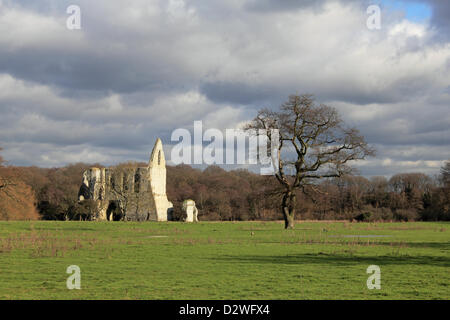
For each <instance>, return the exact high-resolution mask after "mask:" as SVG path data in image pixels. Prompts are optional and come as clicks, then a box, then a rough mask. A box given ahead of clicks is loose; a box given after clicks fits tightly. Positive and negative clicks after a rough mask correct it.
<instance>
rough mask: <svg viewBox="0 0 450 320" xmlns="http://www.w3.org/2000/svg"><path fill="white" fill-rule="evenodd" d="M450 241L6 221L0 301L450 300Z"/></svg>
mask: <svg viewBox="0 0 450 320" xmlns="http://www.w3.org/2000/svg"><path fill="white" fill-rule="evenodd" d="M449 249H450V224H449V223H349V222H299V223H297V225H296V229H295V230H289V231H285V230H283V226H282V224H281V223H277V222H236V223H232V222H222V223H215V222H202V223H197V224H183V223H176V222H172V223H130V222H107V223H106V222H105V223H103V222H45V221H39V222H0V299H449V298H450V286H449V285H450V272H449V271H450V268H449V267H450V251H449ZM69 265H78V266H79V267H80V268H81V290H68V289H67V287H66V279H67V277H69V274H67V273H66V268H67V267H68V266H69ZM369 265H378V266H379V267H380V268H381V290H368V289H367V286H366V281H367V278H368V277H369V274H367V273H366V269H367V267H368V266H369Z"/></svg>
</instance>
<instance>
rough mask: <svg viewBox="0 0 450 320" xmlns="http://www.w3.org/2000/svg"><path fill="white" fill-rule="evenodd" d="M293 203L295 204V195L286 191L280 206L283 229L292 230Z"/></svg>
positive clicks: (293, 217)
mask: <svg viewBox="0 0 450 320" xmlns="http://www.w3.org/2000/svg"><path fill="white" fill-rule="evenodd" d="M295 202H296V196H295V193H294V192H291V191H286V193H285V194H284V196H283V201H282V205H281V210H282V212H283V217H284V228H285V229H294V221H295Z"/></svg>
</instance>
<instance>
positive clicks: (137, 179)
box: [134, 173, 141, 193]
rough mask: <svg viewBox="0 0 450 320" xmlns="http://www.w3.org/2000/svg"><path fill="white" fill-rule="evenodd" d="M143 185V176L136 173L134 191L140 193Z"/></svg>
mask: <svg viewBox="0 0 450 320" xmlns="http://www.w3.org/2000/svg"><path fill="white" fill-rule="evenodd" d="M140 187H141V176H140V175H139V174H138V173H136V174H135V175H134V192H135V193H139V189H140Z"/></svg>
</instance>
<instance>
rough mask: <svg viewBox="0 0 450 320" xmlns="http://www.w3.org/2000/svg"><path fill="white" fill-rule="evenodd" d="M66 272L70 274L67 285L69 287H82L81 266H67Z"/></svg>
mask: <svg viewBox="0 0 450 320" xmlns="http://www.w3.org/2000/svg"><path fill="white" fill-rule="evenodd" d="M66 273H68V274H70V276H69V277H68V278H67V281H66V286H67V289H69V290H73V289H78V290H80V289H81V269H80V267H79V266H76V265H71V266H68V267H67V270H66Z"/></svg>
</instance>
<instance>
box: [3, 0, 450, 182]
mask: <svg viewBox="0 0 450 320" xmlns="http://www.w3.org/2000/svg"><path fill="white" fill-rule="evenodd" d="M372 4H377V5H379V6H380V8H381V28H380V29H374V30H370V29H368V28H367V24H366V21H367V19H368V18H369V14H368V13H367V11H366V10H367V7H368V6H369V5H372ZM70 5H78V6H79V7H80V8H81V29H79V30H69V29H68V28H67V27H66V20H67V18H68V17H69V14H67V12H66V10H67V7H69V6H70ZM449 17H450V2H449V1H441V0H422V1H419V0H417V1H415V0H414V1H413V0H404V1H394V0H373V1H366V0H361V1H358V0H347V1H344V0H304V1H296V0H284V1H279V0H227V1H211V0H196V1H194V0H170V1H167V0H151V1H149V0H135V1H132V2H127V3H125V2H124V1H118V0H117V1H112V0H96V1H87V0H86V1H83V0H81V1H75V0H70V1H66V0H40V1H35V0H17V1H10V0H0V147H1V148H3V150H2V153H1V154H2V156H3V157H4V158H5V159H6V160H8V163H9V164H11V165H24V166H31V165H35V166H41V167H57V166H64V165H67V164H70V163H76V162H86V163H95V162H99V163H102V164H105V165H112V164H116V163H119V162H122V161H126V160H135V161H147V160H148V158H149V155H150V151H151V149H152V147H153V144H154V143H155V141H156V138H157V137H160V138H161V139H162V141H163V143H164V145H165V153H166V158H168V160H169V161H168V162H169V163H170V151H171V148H172V147H173V146H174V145H175V144H176V143H177V142H171V134H172V132H173V131H174V130H176V129H178V128H186V129H189V130H192V127H193V124H194V121H199V120H201V121H203V126H204V128H205V129H206V128H218V129H221V130H225V129H227V128H238V127H240V126H242V125H243V124H244V123H245V122H247V121H249V120H251V119H252V118H253V117H254V116H255V115H256V112H257V110H258V109H260V108H263V107H269V108H274V109H275V108H277V107H278V106H279V105H280V104H281V103H283V102H284V101H286V99H287V98H288V96H289V95H290V94H302V93H311V94H314V96H315V98H316V101H317V102H318V103H324V104H328V105H330V106H333V107H335V108H337V109H338V111H339V112H340V114H341V115H342V118H343V119H344V120H345V122H346V123H347V124H348V125H350V126H354V127H356V128H358V129H359V130H360V132H361V133H362V134H363V135H364V136H365V137H366V140H367V141H368V142H369V143H370V144H371V145H372V146H374V147H375V148H376V150H377V156H376V157H371V158H367V159H366V160H364V161H359V162H357V163H355V164H354V165H355V167H356V168H358V170H359V171H360V173H361V174H362V175H365V176H375V175H383V176H391V175H393V174H395V173H399V172H424V173H427V174H430V175H434V174H438V173H439V169H440V167H441V166H442V165H443V163H444V161H445V160H448V159H450V112H449V111H450V43H449V40H450V18H449Z"/></svg>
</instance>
